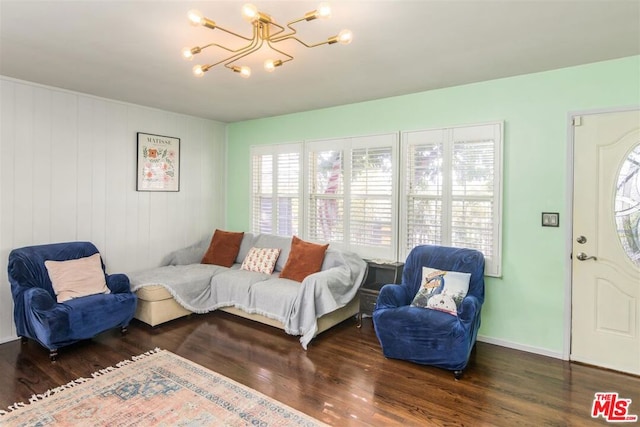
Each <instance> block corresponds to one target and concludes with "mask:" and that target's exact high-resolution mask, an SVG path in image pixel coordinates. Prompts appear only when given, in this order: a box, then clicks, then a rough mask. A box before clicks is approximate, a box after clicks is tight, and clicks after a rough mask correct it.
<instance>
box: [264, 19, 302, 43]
mask: <svg viewBox="0 0 640 427" xmlns="http://www.w3.org/2000/svg"><path fill="white" fill-rule="evenodd" d="M304 20H305V19H304V18H300V19H296V20H295V21H291V22H289V23H287V27H288V28H289V29H290V30H291V32H290V33H287V34H282V35H280V36H278V37H271V41H272V42H274V43H277V42H279V41H282V40H285V39H288V38H289V37H291V36H293V35H295V34H297V33H298V31H297V30H296V29H295V28H293V26H292V25H293V24H297V23H298V22H300V21H304ZM282 30H283V31H284V28H283V29H282ZM281 32H282V31H280V32H279V33H281ZM279 33H277V34H279Z"/></svg>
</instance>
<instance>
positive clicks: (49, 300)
mask: <svg viewBox="0 0 640 427" xmlns="http://www.w3.org/2000/svg"><path fill="white" fill-rule="evenodd" d="M22 298H23V299H22V301H23V302H24V304H25V306H26V307H31V308H32V309H35V310H37V311H47V310H51V309H52V308H53V307H55V305H56V304H58V301H56V300H55V298H53V297H52V296H51V294H49V292H47V291H46V290H44V289H42V288H36V287H33V288H26V289H25V290H24V291H23V292H22Z"/></svg>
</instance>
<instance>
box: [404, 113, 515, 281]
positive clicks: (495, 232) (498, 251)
mask: <svg viewBox="0 0 640 427" xmlns="http://www.w3.org/2000/svg"><path fill="white" fill-rule="evenodd" d="M438 132H439V133H441V135H440V136H441V144H442V149H441V156H442V157H441V162H442V163H441V176H442V182H441V183H440V188H439V190H440V192H439V196H416V197H415V198H424V199H426V200H429V199H431V200H436V199H439V200H440V201H441V207H440V214H439V217H440V224H439V226H440V239H439V241H438V242H437V243H435V244H440V245H444V246H451V245H452V243H451V241H452V233H453V231H454V230H455V227H454V226H453V225H452V218H453V214H452V206H453V202H454V201H460V200H491V201H492V209H493V211H492V215H491V222H492V251H491V253H485V254H484V255H485V275H487V276H492V277H501V275H502V200H503V168H502V157H503V149H504V122H488V123H480V124H473V125H460V126H450V127H446V128H432V129H425V130H417V131H403V132H401V141H400V151H401V157H402V159H401V166H400V188H401V189H402V190H401V191H400V211H401V212H400V239H399V241H398V252H399V256H400V257H401V258H404V259H406V257H407V255H408V254H409V252H410V250H411V248H410V247H409V242H410V237H409V229H410V227H411V224H410V221H409V215H410V209H409V203H410V201H411V200H413V198H412V196H411V192H410V186H411V185H412V183H413V182H412V181H410V179H409V177H408V176H407V175H408V173H409V170H410V165H409V163H408V162H409V160H410V159H409V150H410V148H411V147H412V146H415V145H417V144H415V143H413V142H411V140H412V139H414V140H415V138H416V137H420V136H423V137H424V136H425V135H427V134H433V135H435V134H437V133H438ZM474 132H476V133H477V136H476V138H477V139H479V140H480V139H483V138H484V139H487V138H493V141H494V147H493V191H492V193H493V194H492V197H490V198H482V197H479V198H478V197H472V196H467V197H466V198H465V197H463V196H459V195H455V196H454V195H453V190H452V185H453V183H452V170H453V151H454V144H455V143H456V142H460V140H458V141H456V138H455V135H456V133H470V134H471V135H474ZM433 135H432V139H433ZM412 137H413V138H412ZM436 139H437V138H436ZM470 139H471V138H469V140H470Z"/></svg>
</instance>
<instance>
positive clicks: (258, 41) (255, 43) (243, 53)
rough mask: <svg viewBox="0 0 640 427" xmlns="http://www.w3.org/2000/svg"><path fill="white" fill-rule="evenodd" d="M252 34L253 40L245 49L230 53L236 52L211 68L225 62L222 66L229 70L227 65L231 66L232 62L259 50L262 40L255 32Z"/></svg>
mask: <svg viewBox="0 0 640 427" xmlns="http://www.w3.org/2000/svg"><path fill="white" fill-rule="evenodd" d="M254 32H255V35H254V38H253V40H252V41H251V43H249V45H247V46H245V47H243V48H241V49H238V50H235V51H232V52H236V53H234V54H233V55H231V56H228V57H226V58H224V59H222V60H220V61H218V62H216V63H215V64H211V67H215V66H216V65H220V64H222V63H223V62H226V64H224V66H225V67H227V68H229V67H228V64H231V63H232V62H235V61H237V60H238V59H240V58H243V57H245V56H247V55H249V54H250V53H253V52H255V51H257V50H258V49H260V47H261V46H262V39H261V38H260V37H258V34H257V31H254ZM227 50H229V49H227ZM227 61H229V62H227ZM211 67H210V68H211Z"/></svg>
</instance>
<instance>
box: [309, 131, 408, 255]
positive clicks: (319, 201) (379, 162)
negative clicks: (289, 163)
mask: <svg viewBox="0 0 640 427" xmlns="http://www.w3.org/2000/svg"><path fill="white" fill-rule="evenodd" d="M397 141H398V137H397V134H387V135H374V136H366V137H357V138H345V139H336V140H324V141H311V142H308V143H307V144H306V151H307V156H308V186H307V188H308V193H307V197H306V200H307V201H308V209H307V237H308V238H309V239H311V240H315V241H320V242H330V243H332V244H333V245H334V246H337V247H341V248H343V249H348V250H351V251H354V252H357V253H358V254H360V255H361V256H363V257H366V258H383V259H389V260H395V259H396V239H397V235H398V234H397V218H398V216H397V211H398V210H397V201H396V197H394V195H395V194H397V178H396V177H397V169H398V155H397V145H398V142H397Z"/></svg>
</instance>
